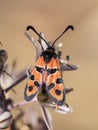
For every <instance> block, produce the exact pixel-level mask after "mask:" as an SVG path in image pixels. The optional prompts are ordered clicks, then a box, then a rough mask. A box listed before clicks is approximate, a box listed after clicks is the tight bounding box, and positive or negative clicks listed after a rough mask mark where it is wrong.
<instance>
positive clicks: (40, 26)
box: [0, 0, 98, 130]
mask: <svg viewBox="0 0 98 130" xmlns="http://www.w3.org/2000/svg"><path fill="white" fill-rule="evenodd" d="M69 24H72V25H73V26H74V28H75V30H74V31H68V32H67V33H66V34H64V36H63V37H62V38H61V39H60V40H59V41H58V42H57V43H59V42H62V43H63V47H62V48H61V51H62V53H63V55H62V57H63V58H65V56H66V55H67V54H69V55H70V56H71V60H70V61H69V63H71V64H78V65H80V68H79V69H78V70H76V71H71V72H64V82H65V86H67V87H73V88H74V91H73V92H72V93H70V94H68V95H67V103H68V104H69V105H70V106H72V108H73V111H74V112H73V113H72V114H69V115H61V114H59V113H55V112H53V111H51V114H52V117H53V127H54V130H60V129H62V130H65V129H66V130H98V0H74V1H72V0H50V1H48V0H41V1H39V0H14V1H13V0H8V1H7V0H0V41H1V42H2V43H3V47H1V48H3V49H5V50H7V52H8V60H7V63H8V64H9V65H11V64H12V62H13V60H14V59H16V60H17V71H19V70H21V69H24V68H26V67H27V66H31V65H32V66H33V65H34V63H35V54H36V53H35V48H34V46H33V45H32V43H31V42H30V41H29V40H28V39H27V37H26V36H25V35H24V31H25V29H26V26H27V25H32V26H34V27H35V28H36V29H37V30H38V32H43V33H44V34H45V36H46V37H45V38H46V39H47V41H48V40H52V41H53V40H55V38H56V37H57V36H58V35H59V34H60V33H61V32H62V31H63V30H64V29H65V28H66V26H67V25H69ZM32 35H33V36H34V37H35V38H36V39H38V37H36V35H35V34H34V33H32ZM25 83H26V81H24V82H22V83H21V84H19V85H18V86H16V87H15V89H16V90H17V94H16V95H15V94H13V93H12V92H11V96H12V97H13V99H14V101H20V100H23V98H24V88H25Z"/></svg>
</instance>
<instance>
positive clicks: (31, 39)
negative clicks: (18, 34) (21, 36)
mask: <svg viewBox="0 0 98 130" xmlns="http://www.w3.org/2000/svg"><path fill="white" fill-rule="evenodd" d="M25 35H26V36H27V38H28V39H29V40H30V41H31V42H32V43H33V45H34V47H35V49H36V59H38V57H39V55H40V51H39V46H38V43H37V42H36V41H35V39H34V38H33V37H32V36H31V35H30V34H29V33H27V32H26V31H25Z"/></svg>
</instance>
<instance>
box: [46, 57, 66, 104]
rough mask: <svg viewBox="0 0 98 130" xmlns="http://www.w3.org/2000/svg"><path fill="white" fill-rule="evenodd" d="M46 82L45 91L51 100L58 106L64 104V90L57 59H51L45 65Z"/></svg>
mask: <svg viewBox="0 0 98 130" xmlns="http://www.w3.org/2000/svg"><path fill="white" fill-rule="evenodd" d="M47 66H48V67H49V68H47V82H46V90H47V92H48V94H49V95H50V96H51V98H52V100H53V101H54V102H55V103H56V104H57V105H59V106H61V105H63V104H64V102H65V88H64V84H63V80H62V77H61V71H60V64H59V61H58V59H57V58H56V59H54V58H52V60H51V62H50V63H49V64H47Z"/></svg>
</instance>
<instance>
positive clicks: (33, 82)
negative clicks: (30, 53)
mask: <svg viewBox="0 0 98 130" xmlns="http://www.w3.org/2000/svg"><path fill="white" fill-rule="evenodd" d="M44 66H45V65H44V62H43V59H42V57H39V58H38V60H37V62H36V65H35V67H34V69H33V71H32V73H31V76H30V78H29V79H28V81H27V84H26V88H25V99H26V100H27V101H30V100H31V99H32V98H33V97H35V95H37V94H38V92H39V91H40V89H41V85H42V68H43V67H44Z"/></svg>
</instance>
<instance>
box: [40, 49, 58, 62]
mask: <svg viewBox="0 0 98 130" xmlns="http://www.w3.org/2000/svg"><path fill="white" fill-rule="evenodd" d="M41 56H43V58H44V61H45V62H46V63H49V62H50V61H51V59H52V57H53V58H57V55H56V53H55V49H54V48H53V47H48V48H47V49H46V50H45V51H43V52H42V54H41Z"/></svg>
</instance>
